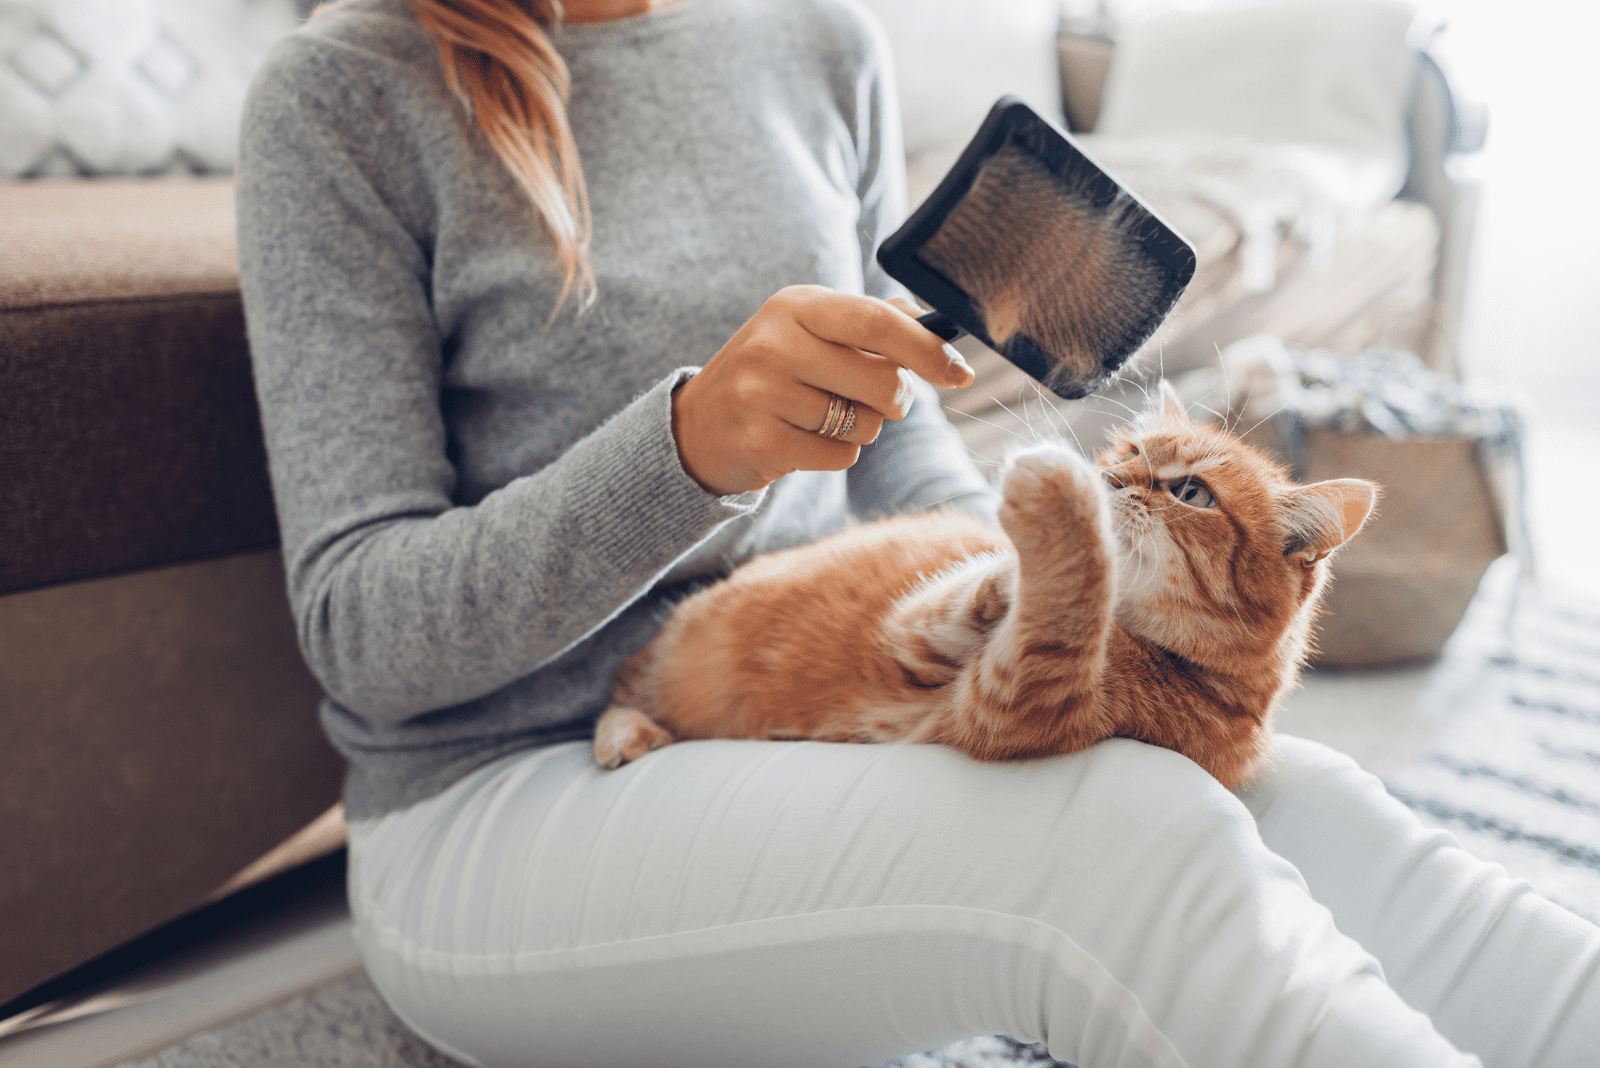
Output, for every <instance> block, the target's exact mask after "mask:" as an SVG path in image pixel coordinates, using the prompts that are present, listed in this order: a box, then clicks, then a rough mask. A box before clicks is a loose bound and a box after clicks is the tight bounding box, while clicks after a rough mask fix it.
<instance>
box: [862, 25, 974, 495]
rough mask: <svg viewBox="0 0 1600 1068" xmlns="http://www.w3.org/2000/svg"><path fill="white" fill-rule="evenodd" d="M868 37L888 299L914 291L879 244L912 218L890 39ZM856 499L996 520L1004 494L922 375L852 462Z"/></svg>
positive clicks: (872, 251)
mask: <svg viewBox="0 0 1600 1068" xmlns="http://www.w3.org/2000/svg"><path fill="white" fill-rule="evenodd" d="M867 36H868V48H867V50H866V55H867V57H868V58H867V62H866V63H865V64H864V67H863V69H862V70H861V71H860V72H859V77H858V80H857V83H856V85H857V89H856V93H855V115H854V116H851V118H852V120H853V121H852V124H851V125H852V129H853V131H854V133H855V138H856V158H857V159H858V160H859V161H860V167H861V171H860V180H859V183H858V185H857V190H856V192H857V195H858V197H859V198H860V201H861V216H860V220H859V222H858V223H857V228H856V233H857V235H858V237H859V238H860V241H861V268H862V278H863V279H864V281H865V288H866V292H867V294H868V295H870V296H875V297H883V298H888V297H893V296H905V295H906V292H905V289H904V288H902V287H901V285H900V284H899V283H898V282H896V281H895V280H894V279H892V278H890V277H889V276H888V274H886V273H885V272H884V270H883V268H882V267H880V266H879V265H878V259H877V253H878V246H879V245H881V244H882V243H883V241H884V239H885V238H887V237H888V236H889V235H890V234H892V233H894V231H895V229H896V228H897V227H898V226H899V225H900V224H901V223H902V222H903V221H905V217H906V212H907V207H906V166H905V145H904V140H903V138H902V135H901V131H900V111H899V106H898V100H899V95H898V93H897V91H896V89H895V83H894V65H893V62H892V61H891V58H890V53H889V46H888V43H887V42H886V41H885V40H884V38H883V34H882V31H881V29H880V28H879V27H878V26H877V25H876V24H872V23H868V25H867ZM850 506H851V509H852V510H853V511H854V512H856V513H857V514H858V515H863V516H869V517H870V516H880V515H890V514H896V513H904V512H917V511H924V510H927V509H929V508H940V507H942V508H956V509H960V510H962V511H966V512H970V513H972V514H973V515H976V516H978V517H979V518H980V519H984V520H986V521H988V522H991V523H994V522H998V520H997V519H996V510H997V509H998V508H999V494H998V492H997V491H996V490H995V489H994V487H992V486H991V485H990V484H989V481H988V479H986V478H984V476H983V475H982V474H981V473H979V471H978V469H977V467H976V466H975V465H974V464H973V462H972V460H971V459H969V458H968V454H967V449H966V446H965V445H964V444H963V443H962V441H961V436H960V435H959V434H958V433H957V432H956V430H955V428H954V427H952V426H951V425H950V422H949V420H947V419H946V418H945V416H944V411H943V409H942V407H941V406H940V402H939V395H938V393H937V392H935V390H934V389H933V387H932V386H929V385H928V384H927V383H925V382H918V383H917V395H916V402H915V404H914V405H913V407H912V410H911V413H910V414H909V415H907V416H906V417H905V418H904V419H902V420H900V421H898V422H885V423H884V425H883V431H882V432H881V433H880V434H879V435H878V440H877V441H876V442H874V443H873V444H871V445H869V446H867V447H866V448H864V449H862V450H861V458H860V459H859V460H857V461H856V465H855V466H854V467H853V468H851V469H850Z"/></svg>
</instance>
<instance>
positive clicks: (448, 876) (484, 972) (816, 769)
mask: <svg viewBox="0 0 1600 1068" xmlns="http://www.w3.org/2000/svg"><path fill="white" fill-rule="evenodd" d="M350 896H351V906H352V910H353V912H354V915H355V919H356V932H357V939H358V942H359V944H360V947H361V951H362V955H363V958H364V959H365V961H366V966H367V970H368V972H369V973H370V975H371V977H372V979H373V982H374V983H375V984H376V985H377V987H378V989H379V990H380V991H381V992H382V993H383V995H384V997H385V998H386V1000H387V1001H388V1002H389V1003H390V1005H392V1006H393V1008H394V1009H395V1011H396V1012H397V1013H399V1015H400V1016H401V1017H402V1018H403V1019H404V1020H405V1021H406V1022H407V1023H408V1024H409V1025H410V1026H411V1027H413V1028H414V1029H415V1030H416V1031H417V1032H419V1033H420V1034H421V1035H422V1036H423V1037H425V1038H426V1039H428V1040H429V1041H430V1042H432V1043H433V1044H434V1045H436V1046H437V1047H438V1048H439V1049H441V1050H442V1051H444V1052H446V1053H448V1054H451V1055H453V1056H455V1057H457V1058H459V1059H461V1060H464V1061H467V1062H468V1063H475V1064H479V1065H484V1066H487V1068H499V1066H513V1065H528V1066H550V1068H590V1066H592V1068H623V1066H626V1065H639V1066H649V1068H673V1066H678V1065H682V1066H685V1068H687V1066H694V1068H723V1066H725V1068H762V1066H769V1065H770V1066H773V1068H850V1066H853V1065H866V1064H872V1063H875V1062H878V1061H882V1060H886V1059H890V1058H892V1057H895V1056H899V1055H903V1054H907V1053H912V1052H916V1051H920V1050H926V1049H932V1048H935V1047H938V1046H941V1045H944V1044H946V1043H948V1042H951V1041H954V1040H955V1039H958V1038H962V1037H966V1036H970V1035H981V1034H997V1033H1005V1034H1010V1035H1012V1036H1014V1037H1016V1038H1019V1039H1021V1040H1023V1041H1030V1042H1031V1041H1043V1042H1046V1043H1048V1044H1049V1048H1050V1051H1051V1054H1052V1055H1053V1056H1054V1057H1056V1058H1057V1059H1058V1060H1066V1061H1071V1062H1073V1063H1075V1064H1078V1065H1080V1066H1081V1068H1112V1066H1119V1068H1135V1066H1141V1068H1142V1066H1157V1065H1160V1066H1174V1065H1191V1066H1196V1068H1199V1066H1207V1068H1257V1066H1259V1068H1287V1066H1305V1068H1385V1066H1393V1068H1433V1066H1436V1065H1437V1066H1443V1065H1473V1064H1478V1063H1480V1061H1479V1058H1481V1063H1482V1064H1484V1065H1489V1066H1493V1068H1515V1066H1534V1065H1539V1066H1548V1068H1557V1066H1562V1068H1579V1066H1584V1068H1594V1066H1596V1065H1600V930H1597V929H1596V928H1595V927H1593V926H1591V925H1590V924H1588V923H1586V922H1584V921H1582V920H1579V919H1577V918H1576V917H1574V916H1573V915H1572V914H1570V913H1568V912H1566V911H1564V910H1562V909H1560V908H1557V907H1556V906H1554V905H1552V904H1550V903H1548V902H1546V901H1544V900H1543V899H1541V898H1539V897H1537V896H1535V895H1534V894H1533V893H1532V892H1531V891H1530V890H1529V889H1528V887H1527V885H1526V884H1525V883H1522V882H1520V881H1518V880H1513V879H1511V878H1510V877H1508V876H1507V875H1506V874H1505V872H1504V871H1503V869H1501V868H1499V867H1498V866H1495V865H1491V864H1485V863H1482V862H1479V861H1477V860H1476V859H1474V858H1472V857H1470V856H1468V855H1467V854H1466V853H1464V852H1463V851H1462V850H1461V849H1459V848H1458V847H1457V846H1456V845H1455V844H1454V841H1453V839H1451V838H1450V836H1448V835H1446V834H1444V833H1442V832H1438V831H1430V830H1427V829H1425V828H1423V827H1422V826H1421V825H1420V824H1419V823H1418V822H1417V821H1416V820H1415V819H1414V818H1413V817H1412V816H1411V814H1410V813H1409V812H1408V811H1407V810H1406V809H1405V808H1404V807H1403V806H1401V805H1400V804H1399V803H1398V802H1395V801H1394V800H1393V799H1391V798H1390V797H1389V796H1388V795H1387V794H1386V793H1385V792H1384V790H1383V787H1382V785H1381V784H1380V783H1379V782H1378V781H1377V780H1376V779H1374V778H1373V777H1371V776H1370V775H1368V774H1366V773H1365V772H1363V771H1361V770H1360V769H1359V768H1358V767H1357V766H1356V765H1355V764H1354V763H1353V762H1352V761H1350V760H1349V759H1347V758H1345V757H1343V756H1341V755H1339V754H1337V753H1334V752H1333V751H1332V750H1329V749H1327V748H1325V747H1323V746H1320V745H1317V744H1315V743H1311V742H1306V741H1303V740H1300V739H1295V738H1288V737H1284V736H1280V737H1279V738H1278V756H1277V759H1276V762H1275V764H1274V766H1273V768H1272V769H1271V770H1270V771H1269V772H1268V773H1267V774H1266V775H1265V776H1263V777H1262V779H1261V780H1259V781H1258V783H1257V784H1256V785H1255V786H1254V787H1253V788H1252V789H1251V790H1248V791H1244V792H1241V793H1240V794H1239V795H1238V796H1235V795H1234V794H1230V793H1228V792H1227V791H1226V790H1224V789H1223V788H1222V787H1221V786H1220V785H1219V784H1218V783H1217V782H1216V781H1215V780H1214V779H1212V778H1211V777H1210V776H1209V775H1207V774H1206V773H1205V772H1203V771H1201V770H1200V769H1199V768H1198V767H1197V766H1196V765H1194V764H1193V763H1191V762H1190V761H1188V760H1187V759H1185V758H1183V757H1180V756H1178V755H1176V754H1174V753H1170V752H1167V751H1165V750H1162V749H1156V748H1153V747H1150V746H1146V745H1142V744H1140V743H1137V742H1132V741H1123V740H1116V741H1110V742H1105V743H1102V744H1100V745H1098V746H1095V747H1094V748H1093V749H1091V750H1089V751H1087V752H1083V753H1078V754H1074V755H1072V756H1068V757H1055V758H1051V759H1046V760H1037V761H1026V762H1019V763H1011V764H982V763H977V762H975V761H972V760H969V759H967V758H966V757H964V756H963V755H961V754H960V753H958V752H956V751H954V750H951V749H947V748H943V747H937V746H921V745H830V744H823V743H811V742H803V743H794V742H754V741H709V742H687V743H679V744H676V745H672V746H668V747H667V748H665V749H662V750H659V751H657V752H655V753H651V754H650V755H648V756H646V757H644V758H643V759H642V760H640V761H638V762H637V763H635V764H631V765H628V766H627V767H625V768H623V769H621V770H619V771H611V772H607V771H602V770H600V769H599V768H598V767H596V766H595V764H594V762H593V760H592V758H591V756H590V753H589V747H588V745H587V744H586V743H572V744H567V745H561V746H556V747H553V748H548V749H542V750H536V751H533V752H529V753H523V754H518V755H516V756H513V757H508V758H505V759H503V760H500V761H498V762H496V763H494V764H491V765H489V766H487V767H484V768H481V769H479V770H478V771H476V772H474V773H472V774H471V775H469V776H467V777H466V778H465V779H463V780H461V781H460V782H458V783H456V784H455V785H454V786H453V787H451V788H450V789H449V790H447V791H446V792H444V793H443V794H440V795H438V796H436V797H433V798H430V799H429V800H427V801H424V802H422V803H420V804H417V805H414V806H412V807H411V808H408V809H405V810H403V811H400V812H395V813H391V814H389V815H386V816H383V817H381V818H379V819H375V820H369V821H363V822H358V823H357V824H356V825H355V826H354V827H353V828H352V830H351V872H350Z"/></svg>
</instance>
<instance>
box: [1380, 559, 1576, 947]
mask: <svg viewBox="0 0 1600 1068" xmlns="http://www.w3.org/2000/svg"><path fill="white" fill-rule="evenodd" d="M1516 580H1517V575H1516V571H1515V567H1514V561H1512V560H1511V559H1510V558H1506V559H1503V560H1501V561H1500V562H1498V563H1497V564H1496V565H1495V566H1494V567H1493V568H1491V569H1490V572H1489V574H1488V575H1487V576H1486V577H1485V579H1484V582H1483V585H1482V587H1481V588H1480V589H1479V592H1478V596H1477V597H1476V598H1475V599H1474V601H1473V603H1472V607H1471V608H1470V609H1469V610H1468V613H1467V618H1466V619H1465V620H1464V621H1463V622H1462V625H1461V627H1460V628H1459V629H1458V630H1457V632H1456V634H1455V636H1454V637H1452V638H1451V640H1450V644H1449V646H1448V647H1446V649H1445V653H1444V656H1443V658H1442V661H1441V663H1440V665H1439V667H1438V669H1436V670H1435V672H1434V673H1433V677H1432V681H1431V683H1430V686H1429V689H1428V691H1427V692H1426V693H1425V694H1424V695H1423V698H1422V701H1423V703H1424V706H1425V709H1426V710H1427V711H1429V712H1432V713H1433V714H1434V715H1436V716H1439V717H1446V716H1447V717H1449V726H1448V727H1447V728H1446V729H1444V730H1441V731H1440V732H1439V734H1438V735H1437V736H1436V738H1435V741H1434V743H1433V746H1432V748H1431V750H1430V751H1429V752H1427V753H1425V754H1423V755H1422V756H1421V757H1420V758H1419V759H1417V760H1416V761H1414V762H1412V763H1411V764H1409V765H1408V766H1406V767H1404V768H1402V769H1400V770H1399V771H1397V772H1395V773H1394V774H1392V775H1390V776H1389V781H1388V786H1389V792H1390V793H1392V794H1393V795H1394V796H1395V797H1398V798H1399V799H1400V800H1401V801H1403V802H1405V803H1406V804H1407V805H1408V806H1410V808H1411V809H1412V810H1413V811H1414V812H1416V813H1417V815H1418V817H1419V818H1420V819H1422V820H1423V822H1425V823H1429V824H1432V825H1434V826H1438V827H1443V828H1445V829H1446V830H1448V831H1450V832H1451V833H1452V834H1454V835H1455V836H1456V837H1457V838H1459V839H1460V840H1461V844H1462V845H1463V846H1465V847H1466V848H1467V850H1468V851H1470V852H1471V853H1473V854H1475V855H1476V856H1479V857H1483V858H1484V859H1486V860H1493V861H1496V862H1498V863H1500V864H1503V865H1505V867H1506V869H1507V870H1508V871H1510V872H1511V873H1512V874H1514V875H1519V876H1521V877H1523V878H1525V879H1527V880H1528V881H1529V882H1530V883H1532V884H1533V886H1534V888H1535V889H1537V890H1538V891H1539V892H1540V893H1541V894H1543V895H1544V896H1545V897H1548V898H1550V899H1551V900H1553V901H1555V902H1557V903H1559V904H1561V905H1563V906H1565V907H1566V908H1568V909H1570V910H1572V911H1573V912H1576V913H1578V914H1579V915H1580V916H1583V917H1585V918H1586V919H1588V920H1590V921H1592V922H1594V923H1600V605H1597V604H1595V603H1593V602H1590V601H1582V600H1577V599H1573V598H1568V597H1563V596H1561V595H1560V594H1558V593H1554V592H1551V591H1549V590H1544V591H1540V590H1535V589H1531V588H1523V589H1521V590H1520V591H1519V590H1518V589H1517V581H1516Z"/></svg>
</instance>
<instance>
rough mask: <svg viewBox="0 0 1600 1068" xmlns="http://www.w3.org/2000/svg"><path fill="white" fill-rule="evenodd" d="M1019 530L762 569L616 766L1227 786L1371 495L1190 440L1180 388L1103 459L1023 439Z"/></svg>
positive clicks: (704, 620)
mask: <svg viewBox="0 0 1600 1068" xmlns="http://www.w3.org/2000/svg"><path fill="white" fill-rule="evenodd" d="M1001 489H1002V493H1003V495H1004V503H1003V504H1002V506H1001V508H1000V523H1001V526H1002V527H1003V528H1004V533H1002V532H1001V531H999V530H995V529H993V528H992V527H989V526H987V525H986V524H984V523H981V522H979V521H978V520H975V519H971V518H967V517H964V516H960V515H954V514H949V513H935V514H931V515H922V516H911V517H905V518H899V519H890V520H885V521H883V522H879V523H874V524H871V525H867V526H862V527H859V528H856V529H853V530H849V531H846V532H844V533H841V534H837V535H834V536H833V537H830V538H827V539H824V540H822V541H820V542H817V543H815V544H813V545H808V546H804V547H801V548H798V549H790V550H787V551H784V552H777V553H773V554H771V555H768V556H762V557H758V558H756V559H754V560H752V561H750V562H749V563H747V564H745V565H744V566H743V567H740V568H739V569H738V570H736V571H735V572H734V573H733V574H732V575H731V576H730V577H729V578H727V579H726V580H724V581H722V582H720V583H717V584H716V585H714V586H711V587H708V588H706V589H704V590H702V591H700V592H699V593H697V594H695V595H694V596H692V597H690V598H688V599H687V600H685V601H684V602H683V603H682V604H681V605H679V606H678V607H677V608H676V609H675V610H674V612H673V614H672V616H671V618H670V619H669V620H668V621H667V624H666V626H665V627H664V628H663V629H662V631H661V632H660V634H658V635H657V636H656V638H655V640H654V641H652V642H651V644H650V645H649V646H647V647H646V648H645V649H643V650H642V651H640V652H639V653H637V654H636V655H635V656H634V657H632V658H631V659H630V660H628V661H627V662H626V663H625V664H624V665H623V667H622V670H621V671H620V672H619V673H618V675H617V682H616V688H615V691H614V692H613V695H612V703H611V706H610V707H609V708H608V709H606V711H605V713H604V715H602V716H601V717H600V721H599V723H598V724H596V727H595V737H594V752H595V758H596V760H597V761H598V762H599V763H600V764H601V765H603V766H605V767H608V768H614V767H617V766H619V765H621V764H623V763H626V762H627V761H630V760H635V759H638V758H639V757H641V756H643V755H644V754H645V753H647V752H649V751H650V750H652V749H656V748H659V747H661V746H663V745H666V744H668V743H670V742H672V741H673V740H675V739H680V738H775V739H800V738H812V739H818V740H822V741H836V742H936V743H942V744H945V745H952V746H955V747H956V748H958V749H961V750H963V751H965V752H966V753H968V754H970V755H971V756H974V757H976V758H978V759H980V760H1010V759H1014V758H1018V757H1031V756H1042V755H1045V754H1050V753H1069V752H1073V751H1075V750H1078V749H1082V748H1085V747H1086V746H1089V745H1092V744H1094V743H1095V742H1097V741H1099V740H1101V739H1103V738H1110V737H1113V736H1121V737H1126V738H1138V739H1141V740H1143V741H1146V742H1152V743H1154V744H1156V745H1161V746H1165V747H1167V748H1169V749H1175V750H1177V751H1178V752H1180V753H1183V754H1184V755H1186V756H1188V757H1189V758H1190V759H1192V760H1194V761H1195V762H1196V763H1198V764H1200V766H1202V767H1204V768H1205V769H1206V770H1207V771H1209V772H1210V773H1211V774H1212V775H1214V776H1216V777H1217V778H1218V779H1219V780H1220V781H1221V782H1222V783H1223V784H1224V785H1226V786H1229V787H1233V786H1236V785H1238V784H1240V783H1242V782H1245V781H1247V780H1248V779H1249V778H1250V777H1251V775H1252V774H1253V773H1254V771H1255V770H1256V769H1257V768H1258V766H1259V765H1260V763H1261V761H1262V760H1263V758H1264V757H1265V755H1266V753H1267V752H1268V749H1269V746H1270V739H1271V729H1270V721H1271V718H1272V713H1273V711H1274V709H1275V707H1276V705H1277V702H1278V700H1279V698H1280V697H1281V696H1282V694H1283V693H1284V691H1285V690H1287V689H1288V687H1289V686H1290V685H1291V684H1292V683H1293V682H1294V679H1295V676H1296V674H1297V673H1298V671H1299V668H1300V664H1301V662H1302V661H1303V659H1304V657H1305V652H1306V647H1307V642H1308V640H1309V637H1310V632H1311V623H1312V617H1313V616H1314V614H1315V612H1316V602H1317V596H1318V593H1319V592H1320V589H1321V587H1322V584H1323V582H1324V580H1325V579H1326V577H1327V570H1328V563H1327V558H1328V554H1330V553H1331V552H1333V550H1335V549H1336V548H1338V547H1339V546H1340V545H1342V544H1344V543H1345V542H1346V541H1348V540H1349V539H1350V537H1351V536H1352V535H1354V534H1355V533H1356V531H1357V530H1359V529H1360V528H1361V525H1362V524H1363V523H1365V522H1366V520H1367V516H1368V515H1369V514H1370V513H1371V511H1372V507H1373V504H1374V502H1375V501H1376V499H1377V487H1376V486H1374V485H1373V484H1372V483H1370V482H1362V481H1357V480H1354V479H1337V480H1334V481H1330V482H1319V483H1317V484H1315V485H1311V486H1296V485H1294V484H1293V483H1292V482H1290V481H1289V480H1288V479H1287V478H1286V477H1285V476H1284V474H1283V473H1282V471H1281V470H1279V469H1278V468H1276V467H1274V466H1273V465H1272V464H1271V463H1269V462H1268V461H1267V460H1266V459H1265V458H1264V457H1262V456H1261V455H1260V454H1259V453H1256V452H1255V451H1253V450H1251V449H1250V448H1248V447H1246V446H1245V445H1243V444H1241V443H1239V442H1238V441H1237V440H1235V439H1234V438H1232V437H1230V436H1228V435H1227V434H1225V433H1223V432H1222V431H1220V430H1216V429H1213V428H1210V427H1206V426H1201V425H1197V424H1195V423H1193V422H1191V421H1190V420H1189V418H1188V416H1187V415H1186V414H1185V413H1184V410H1183V406H1182V404H1181V403H1180V402H1179V400H1178V398H1177V395H1176V393H1174V392H1173V390H1172V388H1171V387H1170V386H1168V385H1167V384H1166V383H1165V382H1163V383H1162V384H1161V392H1160V394H1159V396H1158V397H1157V398H1156V400H1155V404H1154V406H1153V408H1152V410H1151V411H1150V412H1148V413H1146V415H1145V417H1144V418H1143V419H1141V420H1140V422H1139V423H1138V424H1136V425H1134V426H1132V427H1129V428H1127V429H1125V430H1123V431H1122V432H1121V434H1120V435H1119V437H1118V439H1117V441H1116V443H1115V444H1113V445H1112V447H1111V448H1109V449H1108V450H1106V452H1105V453H1104V454H1103V455H1102V456H1101V457H1100V460H1099V466H1098V467H1094V466H1091V465H1090V464H1089V463H1088V462H1087V461H1085V460H1084V459H1082V458H1081V457H1080V456H1079V455H1078V454H1077V453H1076V452H1074V451H1073V450H1072V449H1070V448H1068V447H1066V446H1065V445H1061V444H1055V443H1048V444H1040V445H1035V446H1031V447H1029V448H1027V449H1024V450H1022V451H1021V452H1020V453H1018V454H1016V455H1015V456H1013V457H1012V458H1011V459H1010V460H1009V462H1008V464H1007V467H1006V470H1005V472H1004V474H1003V476H1002V483H1001Z"/></svg>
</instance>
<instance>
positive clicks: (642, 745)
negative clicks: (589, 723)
mask: <svg viewBox="0 0 1600 1068" xmlns="http://www.w3.org/2000/svg"><path fill="white" fill-rule="evenodd" d="M672 741H673V738H672V735H671V734H670V733H668V731H667V729H666V728H665V727H663V726H662V725H661V724H659V723H657V722H656V721H655V720H653V719H651V718H650V717H649V716H647V715H645V714H644V713H643V712H640V711H639V710H638V709H636V708H625V707H623V706H622V705H612V706H611V707H610V708H608V709H606V710H605V712H603V713H602V714H601V716H600V719H599V721H598V722H597V723H595V725H594V760H595V763H596V764H599V765H600V766H601V767H602V768H605V769H606V770H607V771H611V770H614V769H616V768H620V767H622V765H624V764H627V763H629V762H630V761H634V760H638V759H639V758H640V757H642V756H644V755H645V754H646V753H648V752H650V750H652V749H660V748H661V747H662V746H664V745H671V744H672Z"/></svg>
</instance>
